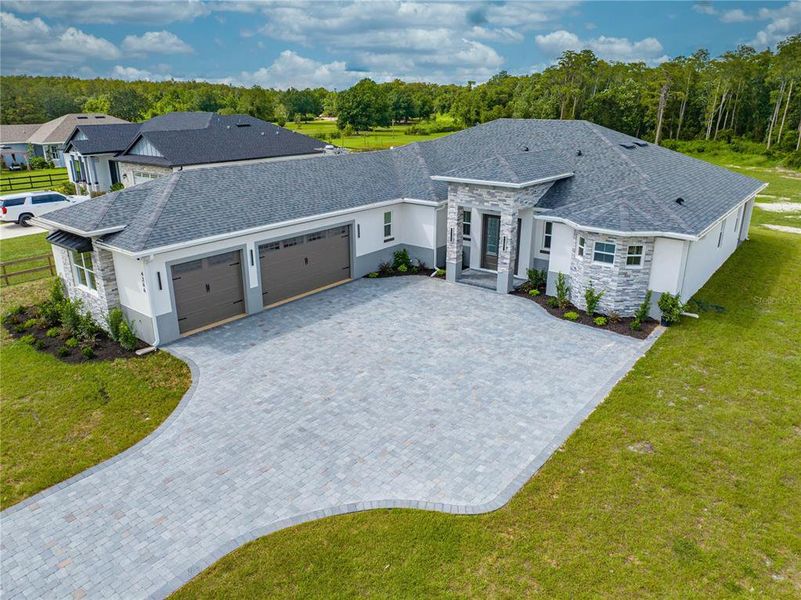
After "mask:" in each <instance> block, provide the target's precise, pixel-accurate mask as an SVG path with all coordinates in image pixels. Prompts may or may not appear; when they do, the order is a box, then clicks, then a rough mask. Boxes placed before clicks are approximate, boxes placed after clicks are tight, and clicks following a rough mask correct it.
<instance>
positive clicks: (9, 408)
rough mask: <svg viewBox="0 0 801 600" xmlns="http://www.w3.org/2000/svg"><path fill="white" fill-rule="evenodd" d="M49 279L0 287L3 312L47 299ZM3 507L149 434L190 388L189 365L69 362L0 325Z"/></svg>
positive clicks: (153, 359)
mask: <svg viewBox="0 0 801 600" xmlns="http://www.w3.org/2000/svg"><path fill="white" fill-rule="evenodd" d="M51 282H52V279H51V278H48V279H45V280H41V281H33V282H28V283H21V284H19V285H12V286H9V287H6V288H3V289H2V290H1V291H0V306H1V307H2V311H3V312H5V311H6V310H8V308H9V307H11V306H14V305H17V304H25V305H30V304H33V303H35V302H37V301H39V300H41V299H43V298H44V297H45V296H46V295H47V293H48V290H49V287H50V284H51ZM0 373H2V378H1V379H0V398H2V402H0V422H2V438H1V439H0V467H2V474H1V475H0V506H2V508H7V507H8V506H10V505H12V504H15V503H17V502H19V501H20V500H23V499H24V498H27V497H28V496H31V495H33V494H35V493H36V492H38V491H41V490H43V489H45V488H47V487H50V486H51V485H54V484H56V483H58V482H60V481H63V480H65V479H67V478H69V477H71V476H73V475H75V474H76V473H80V472H81V471H83V470H84V469H87V468H88V467H91V466H92V465H95V464H97V463H99V462H102V461H103V460H106V459H107V458H111V457H112V456H114V455H115V454H119V453H120V452H122V451H123V450H125V449H126V448H128V447H130V446H132V445H133V444H134V443H136V442H137V441H139V440H140V439H142V438H143V437H145V436H146V435H148V434H149V433H151V432H152V431H153V430H154V429H155V428H156V427H158V425H159V424H160V423H161V422H162V421H163V420H164V419H165V418H166V417H167V416H168V415H169V414H170V413H171V412H172V411H173V409H174V408H175V406H176V405H177V404H178V401H179V400H180V399H181V397H182V396H183V395H184V392H186V390H187V389H188V388H189V384H190V374H189V368H188V367H187V366H186V365H185V364H184V363H183V362H181V361H179V360H178V359H177V358H175V357H173V356H171V355H169V354H167V353H165V352H156V353H154V354H150V355H148V356H146V357H142V358H136V359H129V360H116V361H113V362H101V361H96V362H89V363H85V364H66V363H63V362H61V361H59V360H58V359H56V358H54V357H52V356H50V355H48V354H45V353H42V352H38V351H36V350H34V349H33V347H32V346H30V345H28V344H24V343H22V342H19V341H15V340H14V339H13V338H11V336H10V335H9V334H8V333H7V332H6V330H5V328H2V331H0Z"/></svg>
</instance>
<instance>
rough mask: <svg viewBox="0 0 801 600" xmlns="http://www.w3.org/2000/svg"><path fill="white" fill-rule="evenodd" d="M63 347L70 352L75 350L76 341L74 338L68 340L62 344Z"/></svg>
mask: <svg viewBox="0 0 801 600" xmlns="http://www.w3.org/2000/svg"><path fill="white" fill-rule="evenodd" d="M64 345H65V346H66V347H67V348H69V349H70V350H72V349H73V348H77V347H78V339H77V338H74V337H71V338H68V339H67V341H65V342H64Z"/></svg>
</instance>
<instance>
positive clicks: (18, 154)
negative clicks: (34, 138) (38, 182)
mask: <svg viewBox="0 0 801 600" xmlns="http://www.w3.org/2000/svg"><path fill="white" fill-rule="evenodd" d="M40 127H41V124H30V125H0V156H2V159H3V162H4V163H5V165H6V167H8V168H9V169H17V168H18V169H27V168H28V139H29V138H30V137H31V135H33V134H34V133H35V132H36V130H37V129H39V128H40Z"/></svg>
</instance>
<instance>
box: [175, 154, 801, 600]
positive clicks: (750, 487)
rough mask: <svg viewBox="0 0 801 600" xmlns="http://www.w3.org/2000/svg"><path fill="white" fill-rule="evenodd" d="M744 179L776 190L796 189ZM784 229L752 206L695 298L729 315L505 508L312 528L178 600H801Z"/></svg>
mask: <svg viewBox="0 0 801 600" xmlns="http://www.w3.org/2000/svg"><path fill="white" fill-rule="evenodd" d="M746 166H747V167H757V168H758V169H761V170H755V169H745V170H746V171H747V172H748V174H750V175H752V176H756V177H758V178H762V179H764V180H769V181H768V182H769V183H770V184H771V186H770V187H769V188H768V189H767V190H766V191H765V193H768V194H770V193H772V191H773V188H774V184H775V187H776V188H782V192H781V194H782V195H785V194H790V197H795V194H798V193H799V191H801V182H798V183H796V180H795V179H794V178H791V179H790V180H789V183H788V181H787V180H785V179H784V175H783V174H782V173H781V172H779V171H776V170H775V169H774V167H772V166H770V165H762V166H759V165H753V164H750V165H746ZM783 186H786V187H783ZM780 218H781V217H779V216H777V215H775V214H773V213H766V212H764V211H760V210H758V209H757V210H756V211H755V214H754V223H753V226H752V230H751V239H750V241H749V242H748V243H747V244H745V245H744V246H743V247H742V248H741V249H739V250H738V251H737V252H736V254H735V255H734V256H733V257H732V258H731V259H729V261H728V262H727V263H726V264H725V265H724V266H723V268H721V270H720V271H719V272H718V273H717V274H715V276H714V277H713V278H712V279H711V280H710V281H709V282H708V283H707V285H706V286H705V287H704V288H703V289H702V290H701V291H700V292H699V293H698V294H697V295H696V298H701V299H703V300H705V301H707V302H710V303H714V304H719V305H721V306H724V307H725V309H726V311H725V312H724V313H722V314H718V313H715V312H707V313H702V314H701V318H700V319H698V320H694V319H685V321H684V322H683V323H682V324H681V325H680V326H678V327H674V328H672V329H670V330H668V331H667V332H666V333H665V334H664V335H663V336H662V338H661V339H660V340H659V341H658V342H657V343H656V345H655V346H654V347H653V348H652V350H651V351H650V352H649V353H648V354H647V355H646V356H645V357H644V358H643V359H642V360H641V361H640V362H639V363H638V364H637V365H636V366H635V367H634V369H632V371H631V372H630V373H629V374H628V375H627V376H626V377H625V378H624V379H623V381H622V382H621V383H620V384H618V385H617V386H616V387H615V389H614V390H613V391H612V392H611V394H610V395H609V397H608V398H607V399H606V400H605V402H604V403H603V404H602V405H601V406H600V407H599V408H598V409H597V410H596V411H595V412H594V413H593V414H592V415H591V416H590V418H589V419H588V420H587V421H586V422H585V423H584V424H583V425H582V426H581V427H580V428H579V430H578V431H577V432H576V433H575V434H574V435H573V436H571V437H570V439H569V440H568V441H567V443H566V444H565V445H564V446H563V447H562V448H560V451H559V452H556V453H555V454H554V456H553V457H552V458H551V459H550V460H549V461H548V462H547V463H546V465H545V466H544V467H543V469H542V470H541V471H540V472H539V473H538V474H537V475H535V476H534V477H533V478H532V479H531V480H530V481H529V482H528V483H527V484H526V485H525V486H524V488H523V489H522V490H521V491H520V492H519V493H518V494H517V495H516V496H515V497H514V498H513V499H512V501H511V502H510V503H509V504H508V505H506V506H504V507H503V508H501V509H500V510H498V511H496V512H494V513H491V514H486V515H480V516H474V517H461V516H453V515H445V514H440V513H429V512H421V511H409V510H380V511H372V512H366V513H359V514H352V515H347V516H341V517H335V518H331V519H324V520H320V521H315V522H311V523H307V524H304V525H300V526H298V527H294V528H290V529H286V530H283V531H280V532H277V533H275V534H273V535H270V536H267V537H265V538H261V539H259V540H256V541H254V542H252V543H250V544H247V545H246V546H243V547H242V548H240V549H238V550H236V551H235V552H233V553H231V554H230V555H228V556H226V557H225V558H223V559H222V560H220V561H219V562H218V563H216V564H215V565H213V566H212V567H211V568H210V569H208V570H207V571H205V572H203V573H201V574H200V575H199V576H198V577H197V578H195V579H194V580H193V581H191V582H190V583H189V584H187V585H186V586H185V587H184V588H182V589H181V590H179V591H178V592H177V593H176V594H175V597H176V598H224V597H285V596H291V597H312V598H345V597H380V598H413V597H509V598H512V597H530V596H536V595H540V596H543V597H583V596H587V595H592V596H595V597H642V596H650V597H734V596H739V595H744V594H751V595H754V594H755V595H758V596H761V597H771V598H797V597H798V596H799V594H801V536H799V535H798V524H799V523H801V503H799V502H798V498H799V497H801V417H799V415H801V395H799V393H798V390H799V389H801V347H800V345H799V343H798V340H799V339H801V289H800V288H799V283H798V282H799V281H801V236H799V235H794V234H788V233H781V232H775V231H769V230H767V229H764V228H763V227H761V224H762V223H767V222H776V220H777V219H780ZM571 368H581V365H572V366H571ZM641 448H650V449H652V451H651V450H649V451H646V452H643V451H641V450H640V451H638V450H639V449H641ZM590 590H591V592H590Z"/></svg>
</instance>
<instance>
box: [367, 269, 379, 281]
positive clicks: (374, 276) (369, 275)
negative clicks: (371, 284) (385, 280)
mask: <svg viewBox="0 0 801 600" xmlns="http://www.w3.org/2000/svg"><path fill="white" fill-rule="evenodd" d="M367 276H368V277H369V278H370V279H375V278H376V277H378V271H373V272H372V273H368V274H367Z"/></svg>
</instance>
